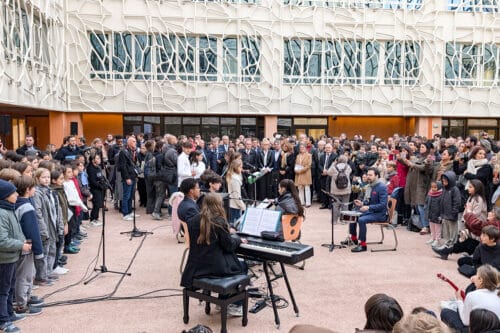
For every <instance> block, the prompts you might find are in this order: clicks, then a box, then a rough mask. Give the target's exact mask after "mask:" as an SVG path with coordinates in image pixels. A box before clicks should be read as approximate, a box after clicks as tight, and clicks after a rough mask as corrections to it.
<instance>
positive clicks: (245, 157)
mask: <svg viewBox="0 0 500 333" xmlns="http://www.w3.org/2000/svg"><path fill="white" fill-rule="evenodd" d="M239 153H240V154H241V160H242V161H243V170H248V171H249V172H254V171H255V170H257V167H258V163H259V161H258V158H257V153H256V152H255V150H253V149H250V152H249V153H248V154H247V151H246V149H240V150H239Z"/></svg>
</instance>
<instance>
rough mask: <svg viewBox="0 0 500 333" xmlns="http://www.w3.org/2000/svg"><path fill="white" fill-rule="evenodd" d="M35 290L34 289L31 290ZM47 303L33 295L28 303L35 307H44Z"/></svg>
mask: <svg viewBox="0 0 500 333" xmlns="http://www.w3.org/2000/svg"><path fill="white" fill-rule="evenodd" d="M31 289H33V288H31ZM44 304H45V302H44V301H43V298H40V297H37V296H34V295H32V296H31V297H30V299H29V301H28V305H34V306H42V305H44Z"/></svg>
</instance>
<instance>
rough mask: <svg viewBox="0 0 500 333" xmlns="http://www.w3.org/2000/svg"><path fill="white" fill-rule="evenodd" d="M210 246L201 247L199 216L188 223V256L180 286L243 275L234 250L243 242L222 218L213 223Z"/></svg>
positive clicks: (187, 286) (189, 286)
mask: <svg viewBox="0 0 500 333" xmlns="http://www.w3.org/2000/svg"><path fill="white" fill-rule="evenodd" d="M212 222H213V224H212V226H211V234H210V245H207V244H198V243H197V241H198V237H199V235H200V215H197V217H196V218H194V219H193V220H192V221H191V223H189V224H188V230H189V256H188V259H187V263H186V268H185V269H184V272H183V273H182V278H181V286H183V287H186V288H191V287H192V283H193V279H195V278H202V277H212V276H214V277H222V276H228V275H236V274H241V273H242V269H241V265H240V263H239V260H238V257H236V254H235V253H234V251H235V250H236V249H237V248H238V246H239V245H240V243H241V239H240V238H239V237H238V236H236V235H231V234H230V233H229V225H228V224H227V223H226V222H225V221H224V219H222V218H217V219H215V220H214V221H212Z"/></svg>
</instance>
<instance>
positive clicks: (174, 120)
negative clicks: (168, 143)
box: [163, 116, 182, 127]
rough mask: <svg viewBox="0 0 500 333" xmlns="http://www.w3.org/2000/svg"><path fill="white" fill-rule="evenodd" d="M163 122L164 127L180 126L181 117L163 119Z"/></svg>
mask: <svg viewBox="0 0 500 333" xmlns="http://www.w3.org/2000/svg"><path fill="white" fill-rule="evenodd" d="M163 122H164V123H165V125H180V124H182V117H170V116H167V117H163ZM179 127H180V126H179Z"/></svg>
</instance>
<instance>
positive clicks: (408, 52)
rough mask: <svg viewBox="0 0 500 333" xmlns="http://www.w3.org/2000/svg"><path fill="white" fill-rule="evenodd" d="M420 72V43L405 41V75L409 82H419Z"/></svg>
mask: <svg viewBox="0 0 500 333" xmlns="http://www.w3.org/2000/svg"><path fill="white" fill-rule="evenodd" d="M419 73H420V44H419V43H417V42H405V67H404V77H405V79H406V80H405V82H406V83H407V84H415V83H417V79H418V76H419Z"/></svg>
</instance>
